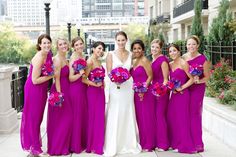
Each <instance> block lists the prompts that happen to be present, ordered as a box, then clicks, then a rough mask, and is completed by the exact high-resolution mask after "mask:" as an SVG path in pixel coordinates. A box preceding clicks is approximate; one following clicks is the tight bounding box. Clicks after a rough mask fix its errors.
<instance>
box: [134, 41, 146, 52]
mask: <svg viewBox="0 0 236 157" xmlns="http://www.w3.org/2000/svg"><path fill="white" fill-rule="evenodd" d="M135 44H139V45H140V46H141V47H142V49H143V51H145V45H144V43H143V41H142V40H140V39H136V40H134V41H133V42H132V44H131V51H132V50H133V48H134V45H135Z"/></svg>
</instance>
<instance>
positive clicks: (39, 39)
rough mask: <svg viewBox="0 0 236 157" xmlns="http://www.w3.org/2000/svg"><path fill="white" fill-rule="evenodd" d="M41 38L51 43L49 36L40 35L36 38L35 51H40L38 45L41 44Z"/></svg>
mask: <svg viewBox="0 0 236 157" xmlns="http://www.w3.org/2000/svg"><path fill="white" fill-rule="evenodd" d="M43 38H46V39H48V40H49V41H50V42H52V39H51V37H50V36H49V35H47V34H42V35H40V36H39V37H38V41H37V44H36V49H37V50H38V51H40V50H41V47H40V44H42V40H43Z"/></svg>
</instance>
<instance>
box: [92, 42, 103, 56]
mask: <svg viewBox="0 0 236 157" xmlns="http://www.w3.org/2000/svg"><path fill="white" fill-rule="evenodd" d="M99 45H101V46H102V47H103V50H105V44H104V42H102V41H96V42H95V43H94V44H93V46H92V48H96V47H98V46H99ZM91 53H93V49H92V50H91Z"/></svg>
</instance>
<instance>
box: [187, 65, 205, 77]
mask: <svg viewBox="0 0 236 157" xmlns="http://www.w3.org/2000/svg"><path fill="white" fill-rule="evenodd" d="M189 73H190V74H191V75H193V76H200V75H202V73H203V66H202V65H198V64H194V65H192V66H190V67H189Z"/></svg>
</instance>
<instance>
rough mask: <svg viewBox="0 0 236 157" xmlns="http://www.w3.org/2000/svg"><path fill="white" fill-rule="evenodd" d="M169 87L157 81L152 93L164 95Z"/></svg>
mask: <svg viewBox="0 0 236 157" xmlns="http://www.w3.org/2000/svg"><path fill="white" fill-rule="evenodd" d="M167 90H168V88H167V86H166V85H163V84H160V83H158V82H157V83H155V84H154V85H153V87H152V94H153V95H155V96H158V97H159V96H163V95H165V94H166V92H167Z"/></svg>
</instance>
